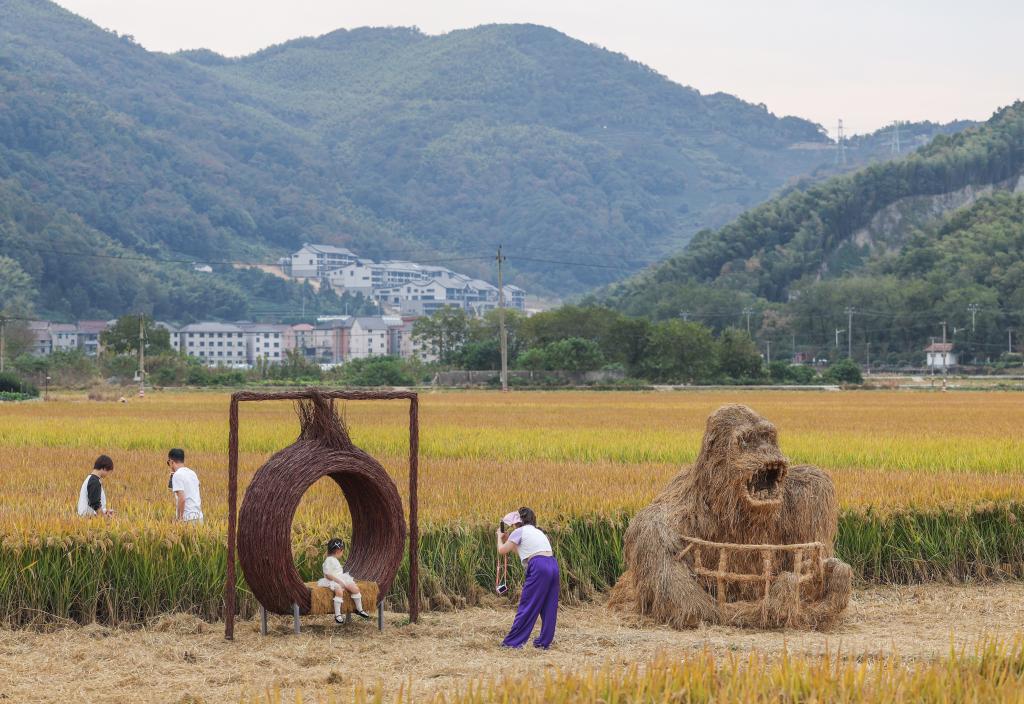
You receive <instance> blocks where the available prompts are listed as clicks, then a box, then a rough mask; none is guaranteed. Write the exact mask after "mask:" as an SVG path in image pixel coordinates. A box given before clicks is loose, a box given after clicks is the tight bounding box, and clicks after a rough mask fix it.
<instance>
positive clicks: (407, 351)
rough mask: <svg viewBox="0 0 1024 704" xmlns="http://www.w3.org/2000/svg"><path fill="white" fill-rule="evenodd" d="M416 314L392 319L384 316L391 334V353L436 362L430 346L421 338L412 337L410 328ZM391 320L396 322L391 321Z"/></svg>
mask: <svg viewBox="0 0 1024 704" xmlns="http://www.w3.org/2000/svg"><path fill="white" fill-rule="evenodd" d="M417 317H418V316H415V315H406V316H402V317H401V318H397V319H392V318H387V317H385V318H384V320H385V322H387V323H388V333H389V335H390V336H391V339H390V350H391V354H392V355H394V356H397V357H401V358H402V359H420V360H423V361H424V362H436V361H437V355H436V354H434V351H433V350H432V349H430V346H429V345H427V344H425V343H424V342H423V341H422V340H418V339H416V338H415V337H413V334H412V329H413V325H414V324H415V322H416V319H417ZM392 320H396V322H394V323H392V322H391V321H392Z"/></svg>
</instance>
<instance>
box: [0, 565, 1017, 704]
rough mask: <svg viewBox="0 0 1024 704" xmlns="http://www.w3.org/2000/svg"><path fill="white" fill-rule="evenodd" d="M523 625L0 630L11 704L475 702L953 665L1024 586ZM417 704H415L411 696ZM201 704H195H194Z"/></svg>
mask: <svg viewBox="0 0 1024 704" xmlns="http://www.w3.org/2000/svg"><path fill="white" fill-rule="evenodd" d="M511 619H512V609H511V607H510V606H504V607H500V608H474V609H467V610H464V611H461V612H456V613H451V614H438V613H432V614H427V615H426V616H425V618H424V620H423V622H422V623H421V624H418V625H415V626H409V625H405V626H402V625H396V624H398V623H400V621H401V618H400V616H398V615H395V616H393V617H389V619H388V620H389V624H388V626H387V627H386V628H385V631H384V633H383V634H378V633H377V631H376V630H375V628H373V627H372V626H370V625H369V624H353V625H350V626H346V627H340V628H339V627H335V626H334V625H333V624H329V623H328V621H327V620H326V619H315V618H311V619H307V626H306V628H305V630H304V632H303V634H302V635H301V636H298V637H296V636H293V635H291V634H290V633H289V631H288V629H289V623H288V621H287V619H279V620H275V621H274V629H273V633H272V634H271V635H270V636H269V637H262V636H260V635H259V633H258V630H257V625H256V623H255V622H247V623H243V624H241V627H240V628H239V629H238V630H237V632H236V641H235V642H234V643H228V642H226V641H225V640H224V639H223V631H222V628H221V627H220V625H219V624H212V625H211V624H207V623H204V622H202V621H200V620H198V619H195V618H193V617H188V616H184V615H178V616H165V617H161V618H159V619H157V620H155V621H153V622H151V623H150V625H149V626H148V627H147V628H145V629H125V630H121V629H108V628H104V627H102V626H96V625H91V626H85V627H77V626H66V627H60V626H57V627H54V626H51V627H48V628H47V629H46V630H45V631H38V630H32V629H20V630H14V631H11V630H0V672H3V673H4V675H5V677H4V678H3V680H2V681H0V699H5V700H6V699H10V700H11V701H54V702H64V701H69V700H85V701H90V700H109V699H111V698H112V697H116V698H117V700H118V701H126V702H131V701H162V702H182V701H206V702H214V701H237V700H238V698H239V696H240V695H243V694H248V695H253V696H259V695H262V694H263V693H264V692H265V691H268V690H269V691H271V692H272V693H279V694H281V695H282V697H283V699H284V700H285V701H291V700H292V699H293V698H294V695H295V692H296V691H301V692H302V693H303V695H305V700H306V701H315V700H316V697H317V696H320V697H323V696H325V695H326V694H327V693H328V692H330V691H333V692H335V693H336V696H337V701H350V699H351V697H352V693H353V690H354V688H355V687H356V686H357V684H358V683H360V682H362V683H363V684H364V685H365V686H367V687H370V688H373V687H374V686H376V685H377V684H378V683H379V684H380V685H381V686H382V689H383V694H384V695H385V699H384V700H385V701H390V700H392V698H393V697H394V695H395V694H396V693H397V692H398V691H399V689H400V688H402V689H403V690H405V688H407V687H408V685H409V681H410V679H411V680H412V683H413V684H412V693H413V696H414V697H415V699H416V701H428V700H429V698H430V697H431V695H434V694H439V693H444V694H448V695H450V694H451V693H453V692H455V691H457V690H465V688H466V687H467V685H468V684H469V683H470V682H472V681H476V680H487V679H491V678H498V677H500V676H502V675H513V676H514V675H519V674H522V673H523V672H524V671H526V670H527V669H528V668H531V669H536V668H540V671H541V672H545V673H547V672H554V671H555V670H556V669H566V668H569V669H574V668H584V667H589V666H599V665H601V664H602V663H614V664H616V665H627V664H631V663H638V662H639V663H643V662H647V661H649V660H650V659H651V658H653V657H655V656H656V655H658V654H659V653H662V654H665V655H666V656H668V657H670V658H671V657H675V658H678V657H682V656H685V655H691V656H692V655H693V654H694V653H698V652H700V651H702V650H704V649H707V650H708V651H709V652H710V653H711V654H713V655H715V656H716V657H717V658H718V659H719V660H720V661H722V662H724V661H726V660H727V659H728V657H729V656H730V655H735V656H738V657H739V658H740V659H741V660H746V659H747V657H748V654H750V653H761V654H764V655H765V656H767V657H769V658H776V657H778V656H779V655H780V654H781V653H782V651H783V649H786V650H787V651H788V652H789V653H790V654H793V655H807V656H818V655H823V654H830V655H832V656H835V655H839V656H844V655H845V656H856V657H858V658H859V659H861V660H866V661H871V660H873V659H884V658H886V657H888V656H890V655H893V654H898V655H900V656H901V657H902V658H904V661H905V662H908V663H912V662H917V661H930V660H932V659H934V658H943V657H945V656H946V655H948V654H949V653H950V649H951V647H956V648H961V647H963V648H966V649H967V651H968V652H970V650H971V648H972V647H973V646H974V645H975V644H977V643H978V642H979V641H980V640H981V639H983V638H985V637H995V638H1001V639H1003V640H1010V639H1012V638H1014V637H1019V636H1022V635H1024V585H1022V584H1019V583H1011V584H1003V585H988V586H943V585H924V586H913V587H907V588H894V587H876V588H871V589H868V590H864V591H857V592H855V593H854V595H853V599H852V602H851V606H850V609H849V611H848V613H847V616H846V619H845V620H844V622H843V624H842V625H840V626H839V627H838V628H836V629H835V630H834V631H832V632H829V633H816V632H809V631H785V632H756V631H745V630H740V629H735V628H724V627H717V626H716V627H706V628H700V629H696V630H693V631H682V632H679V631H672V630H670V629H666V628H663V627H654V626H645V627H637V625H636V624H635V623H632V622H630V620H629V619H627V618H624V617H622V616H619V615H616V614H612V613H610V612H608V611H607V610H606V609H604V608H603V607H602V606H600V605H596V604H591V605H588V606H585V607H580V608H572V609H563V610H562V613H561V614H560V621H559V631H558V637H557V639H556V642H555V646H554V647H553V648H552V650H550V651H547V652H543V651H536V650H533V649H530V648H528V649H525V650H523V651H518V652H508V651H505V650H503V649H501V648H499V647H498V643H499V641H500V639H501V637H502V636H503V635H504V633H505V632H506V630H507V628H508V627H509V624H510V623H511ZM406 693H407V692H406ZM189 697H192V699H189Z"/></svg>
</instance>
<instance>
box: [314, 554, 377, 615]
mask: <svg viewBox="0 0 1024 704" xmlns="http://www.w3.org/2000/svg"><path fill="white" fill-rule="evenodd" d="M344 554H345V541H344V540H342V539H341V538H331V539H330V540H329V541H328V542H327V557H326V558H324V576H323V578H322V579H320V581H318V582H317V583H316V585H317V586H318V587H327V588H328V589H330V590H331V591H333V592H334V622H335V623H344V622H345V617H344V616H342V615H341V604H342V602H344V600H345V599H344V596H345V592H348V593H349V594H351V595H352V602H353V603H354V604H355V605H356V615H357V616H359V617H360V618H370V614H368V613H366V612H365V611H363V595H362V594H361V593H360V592H359V585H357V584H356V580H354V579H352V575H350V574H349V573H348V572H346V571H345V570H343V569H342V567H341V556H342V555H344Z"/></svg>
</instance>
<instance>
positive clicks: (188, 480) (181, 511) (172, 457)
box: [167, 447, 203, 523]
mask: <svg viewBox="0 0 1024 704" xmlns="http://www.w3.org/2000/svg"><path fill="white" fill-rule="evenodd" d="M167 466H168V467H170V469H171V477H170V479H169V480H168V483H169V484H170V488H171V491H172V492H174V519H175V520H176V521H178V522H180V523H202V522H203V507H202V499H201V498H200V497H199V477H198V476H197V475H196V473H195V472H193V471H192V470H191V469H189V468H188V467H186V466H185V451H184V450H182V449H180V448H177V447H176V448H174V449H172V450H171V451H170V452H168V453H167Z"/></svg>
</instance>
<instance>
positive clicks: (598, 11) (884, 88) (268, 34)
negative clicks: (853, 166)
mask: <svg viewBox="0 0 1024 704" xmlns="http://www.w3.org/2000/svg"><path fill="white" fill-rule="evenodd" d="M58 2H59V4H61V5H63V6H64V7H66V8H68V9H70V10H72V11H74V12H76V13H78V14H80V15H82V16H84V17H87V18H89V19H90V20H92V21H93V22H95V23H96V24H98V25H100V26H102V27H106V28H108V29H115V30H117V31H118V32H121V33H123V34H131V35H134V37H135V39H136V40H137V41H138V42H140V43H141V44H142V45H143V46H145V47H146V48H148V49H152V50H157V51H176V50H178V49H183V48H185V49H192V48H199V47H206V48H209V49H213V50H214V51H217V52H219V53H222V54H226V55H229V56H238V55H242V54H248V53H251V52H253V51H256V50H257V49H260V48H262V47H265V46H267V45H269V44H276V43H279V42H282V41H285V40H287V39H292V38H295V37H299V36H308V35H319V34H325V33H327V32H329V31H332V30H334V29H338V28H341V27H345V28H353V27H362V26H367V25H369V26H386V25H391V26H399V25H400V26H411V25H415V26H418V27H419V28H420V29H421V30H423V31H424V32H427V33H429V34H438V33H443V32H447V31H449V30H452V29H460V28H465V27H473V26H476V25H479V24H486V23H492V22H532V23H536V24H543V25H547V26H550V27H554V28H556V29H558V30H560V31H562V32H565V33H566V34H568V35H570V36H572V37H576V38H577V39H582V40H584V41H587V42H592V43H595V44H598V45H601V46H603V47H606V48H608V49H611V50H613V51H619V52H622V53H624V54H627V55H628V56H630V57H631V58H634V59H636V60H638V61H642V62H643V63H646V64H648V65H650V66H652V67H654V68H655V69H656V70H658V71H659V72H661V73H663V74H665V75H667V76H668V77H669V78H671V79H673V80H675V81H678V82H679V83H683V84H686V85H690V86H693V87H695V88H697V89H699V90H700V91H701V92H715V91H725V92H728V93H733V94H735V95H737V96H739V97H741V98H743V99H744V100H748V101H751V102H754V103H761V102H763V103H765V104H766V105H768V108H769V109H770V110H771V111H772V112H774V113H776V114H777V115H799V116H801V117H806V118H808V119H811V120H814V121H815V122H819V123H821V124H823V125H825V126H826V127H828V128H829V131H830V132H833V131H834V130H835V125H836V120H837V118H840V117H841V118H843V122H844V125H845V128H846V132H847V133H854V132H867V131H871V130H873V129H876V128H878V127H881V126H882V125H885V124H887V123H889V122H891V121H892V120H895V119H900V120H924V119H930V120H933V121H942V122H945V121H948V120H952V119H955V118H971V119H984V118H987V117H988V116H989V115H990V114H991V113H992V111H993V110H994V109H995V108H996V107H999V106H1002V105H1006V104H1008V103H1010V102H1013V100H1015V99H1017V98H1019V97H1024V52H1022V51H1021V49H1020V30H1021V27H1022V26H1024V2H1020V1H1019V0H974V2H966V1H964V0H956V1H954V0H889V1H888V2H881V1H879V0H863V1H861V2H852V3H850V2H843V3H828V2H820V1H819V0H756V1H755V0H704V1H703V2H689V1H687V0H677V1H675V2H671V1H662V2H655V1H653V0H630V1H628V2H627V1H624V0H515V1H511V0H478V1H476V2H473V1H471V0H372V1H365V2H364V1H362V0H360V1H350V0H335V1H332V0H287V1H284V0H281V1H274V2H270V1H267V0H58Z"/></svg>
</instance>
